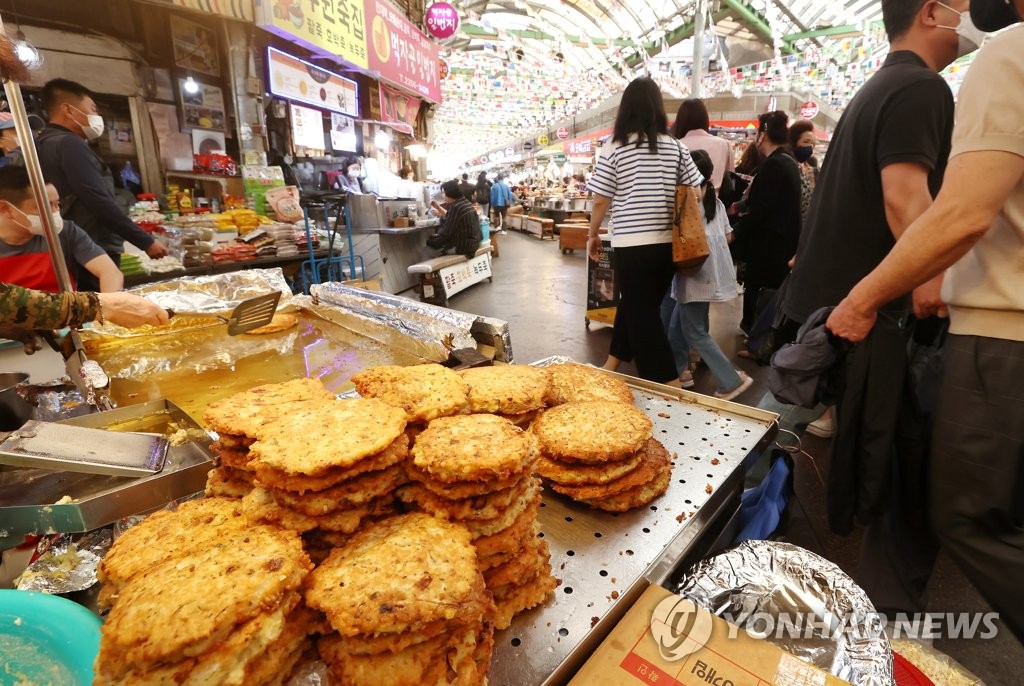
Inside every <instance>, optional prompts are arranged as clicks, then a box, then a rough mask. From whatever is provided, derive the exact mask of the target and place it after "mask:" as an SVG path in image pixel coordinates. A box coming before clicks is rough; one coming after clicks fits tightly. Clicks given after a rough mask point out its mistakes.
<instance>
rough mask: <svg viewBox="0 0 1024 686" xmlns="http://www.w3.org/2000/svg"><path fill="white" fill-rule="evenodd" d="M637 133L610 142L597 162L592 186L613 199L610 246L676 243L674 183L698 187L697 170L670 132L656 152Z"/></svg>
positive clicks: (624, 246) (660, 142)
mask: <svg viewBox="0 0 1024 686" xmlns="http://www.w3.org/2000/svg"><path fill="white" fill-rule="evenodd" d="M635 140H636V138H635V136H633V137H631V138H630V142H629V143H627V144H626V145H619V144H615V143H613V144H612V147H610V148H609V149H608V150H607V152H604V153H603V154H602V155H601V159H599V160H598V161H597V168H596V169H595V170H594V176H593V177H592V178H591V179H590V183H589V184H588V187H589V188H590V190H591V191H593V192H594V193H596V194H598V195H603V196H604V197H606V198H611V200H612V220H611V227H612V247H613V248H627V247H630V246H636V245H650V244H653V243H671V242H672V230H671V223H672V212H673V210H674V209H675V198H676V186H699V185H700V184H701V182H703V181H704V177H703V176H701V173H700V172H699V171H697V167H696V165H694V163H693V160H692V159H691V158H690V152H689V150H687V149H686V146H685V145H683V144H682V143H680V142H679V141H677V140H676V139H674V138H672V137H671V136H667V135H660V136H658V149H657V152H651V151H650V149H649V148H648V147H647V142H646V141H645V142H644V143H643V144H642V145H640V146H639V147H637V145H636V143H635V142H634V141H635Z"/></svg>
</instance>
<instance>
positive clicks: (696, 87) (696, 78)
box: [690, 0, 705, 98]
mask: <svg viewBox="0 0 1024 686" xmlns="http://www.w3.org/2000/svg"><path fill="white" fill-rule="evenodd" d="M704 1H705V0H697V2H696V4H695V6H694V10H693V12H694V14H693V68H692V69H691V71H690V77H691V79H692V80H691V82H690V97H691V98H699V97H700V82H701V79H702V78H703V77H704Z"/></svg>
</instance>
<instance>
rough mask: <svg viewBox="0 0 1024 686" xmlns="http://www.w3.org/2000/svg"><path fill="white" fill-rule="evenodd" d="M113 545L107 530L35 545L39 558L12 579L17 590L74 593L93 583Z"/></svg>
mask: <svg viewBox="0 0 1024 686" xmlns="http://www.w3.org/2000/svg"><path fill="white" fill-rule="evenodd" d="M113 542H114V536H113V533H112V532H111V531H110V529H98V530H97V531H90V532H89V533H87V534H84V535H81V536H79V535H77V534H74V535H73V534H60V535H58V536H52V537H47V538H44V539H43V540H42V541H40V542H39V546H38V548H37V552H38V553H39V557H38V558H36V560H35V562H33V563H32V564H30V565H29V566H28V569H26V570H25V571H24V572H22V573H21V576H19V577H18V578H17V579H16V580H15V585H16V587H17V589H18V590H19V591H38V592H40V593H74V592H76V591H84V590H85V589H87V588H89V587H91V586H92V585H93V584H95V583H96V581H97V579H96V568H97V567H98V566H99V564H100V560H102V559H103V557H104V555H106V554H107V551H108V550H110V546H111V545H112V544H113Z"/></svg>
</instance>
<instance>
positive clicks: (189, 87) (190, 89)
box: [185, 76, 199, 95]
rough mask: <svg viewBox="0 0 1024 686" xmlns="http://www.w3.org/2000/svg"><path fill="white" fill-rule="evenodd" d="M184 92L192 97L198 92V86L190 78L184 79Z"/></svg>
mask: <svg viewBox="0 0 1024 686" xmlns="http://www.w3.org/2000/svg"><path fill="white" fill-rule="evenodd" d="M185 92H186V93H190V94H193V95H194V94H196V93H198V92H199V84H198V83H196V80H195V79H193V78H192V77H191V76H189V77H188V78H187V79H185Z"/></svg>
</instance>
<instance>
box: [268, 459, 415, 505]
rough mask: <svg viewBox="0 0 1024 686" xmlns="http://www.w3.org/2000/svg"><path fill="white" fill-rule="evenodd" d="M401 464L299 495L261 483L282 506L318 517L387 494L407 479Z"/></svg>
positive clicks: (363, 503)
mask: <svg viewBox="0 0 1024 686" xmlns="http://www.w3.org/2000/svg"><path fill="white" fill-rule="evenodd" d="M406 480H407V479H406V476H405V470H404V469H402V465H397V464H396V465H393V466H391V467H388V468H387V469H382V470H380V471H376V472H367V473H366V474H360V475H359V476H357V477H356V478H354V479H349V480H348V481H342V482H341V483H339V484H338V485H336V486H331V487H330V488H327V489H324V490H322V491H313V492H312V493H303V494H299V493H296V492H295V491H286V490H283V489H280V488H273V487H268V486H264V488H266V490H268V491H270V494H271V495H272V496H273V497H274V500H276V501H277V503H278V504H279V505H281V506H282V507H287V508H289V509H291V510H295V511H296V512H301V513H302V514H304V515H309V516H310V517H319V516H322V515H327V514H331V513H332V512H337V511H339V510H346V509H351V508H353V507H358V506H360V505H365V504H366V503H368V502H370V501H371V500H374V499H375V498H379V497H380V496H383V495H387V494H390V493H391V492H392V491H394V490H395V489H396V488H398V487H399V486H401V485H402V484H404V483H405V482H406Z"/></svg>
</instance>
